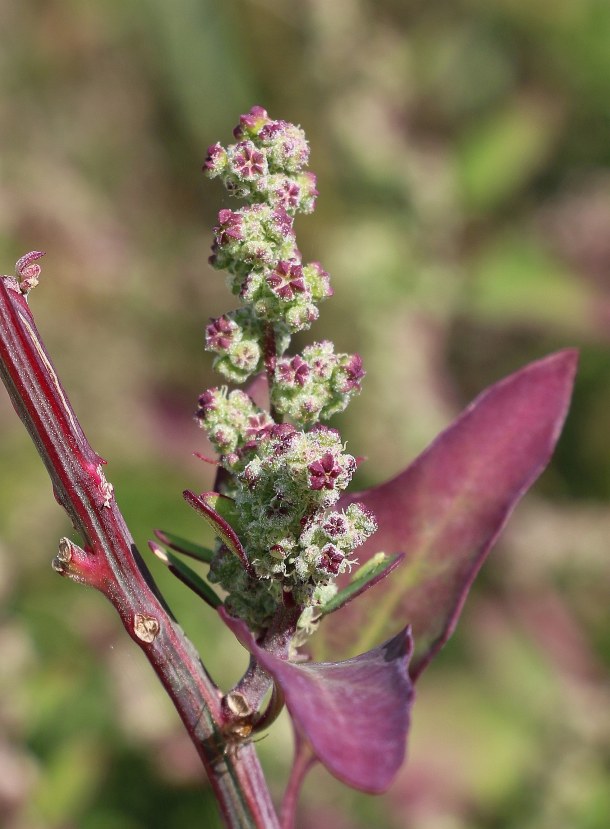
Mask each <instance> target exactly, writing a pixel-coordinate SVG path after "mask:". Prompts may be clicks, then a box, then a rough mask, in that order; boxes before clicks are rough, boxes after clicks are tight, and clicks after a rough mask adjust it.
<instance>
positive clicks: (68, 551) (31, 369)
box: [0, 277, 278, 829]
mask: <svg viewBox="0 0 610 829" xmlns="http://www.w3.org/2000/svg"><path fill="white" fill-rule="evenodd" d="M0 376H1V377H2V380H3V382H4V384H5V386H6V388H7V390H8V393H9V395H10V397H11V400H12V403H13V405H14V407H15V410H16V411H17V414H18V415H19V417H20V418H21V420H22V421H23V423H24V425H25V427H26V429H27V430H28V432H29V434H30V437H31V438H32V440H33V441H34V443H35V445H36V448H37V449H38V452H39V453H40V456H41V458H42V460H43V462H44V464H45V466H46V468H47V471H48V473H49V475H50V477H51V481H52V484H53V491H54V493H55V497H56V498H57V500H58V501H59V503H60V504H61V505H62V506H63V507H64V509H65V510H66V512H67V513H68V515H69V516H70V519H71V520H72V523H73V525H74V527H75V529H76V530H77V531H78V532H79V533H80V534H81V536H82V539H83V546H82V548H81V547H78V546H77V545H76V544H74V543H72V542H71V541H69V540H68V539H62V541H61V543H60V550H59V553H58V556H57V558H56V559H55V560H54V562H53V566H54V567H55V569H56V570H58V572H60V573H62V575H66V576H68V577H69V578H73V579H74V580H76V581H81V582H84V583H86V584H89V585H91V586H93V587H95V588H96V589H98V590H100V591H101V592H102V593H104V594H105V595H106V596H107V598H108V599H109V600H110V601H111V602H112V604H113V605H114V607H115V608H116V609H117V611H118V613H119V615H120V617H121V620H122V622H123V625H124V627H125V629H126V630H127V632H128V633H129V635H130V636H131V638H132V639H133V640H134V642H136V644H137V645H138V646H139V647H140V648H141V649H142V650H143V651H144V653H145V655H146V657H147V659H148V661H149V662H150V664H151V665H152V667H153V668H154V670H155V672H156V673H157V676H158V677H159V679H160V680H161V682H162V683H163V686H164V687H165V689H166V691H167V693H168V694H169V696H170V698H171V699H172V702H173V703H174V705H175V707H176V709H177V711H178V713H179V715H180V717H181V719H182V721H183V723H184V725H185V727H186V729H187V731H188V733H189V735H190V737H191V739H192V740H193V743H194V744H195V747H196V748H197V751H198V753H199V755H200V757H201V759H202V761H203V764H204V766H205V768H206V771H207V773H208V776H209V778H210V781H211V783H212V786H213V788H214V790H215V792H216V795H217V797H218V800H219V804H220V808H221V811H222V813H223V816H224V819H225V821H226V824H227V826H229V827H231V829H234V827H240V829H242V828H243V829H246V827H258V829H262V827H268V828H269V829H274V827H277V826H278V823H277V817H276V814H275V811H274V808H273V805H272V803H271V800H270V796H269V793H268V789H267V786H266V783H265V781H264V778H263V776H262V772H261V769H260V766H259V764H258V760H257V758H256V754H255V752H254V749H253V747H252V746H251V745H245V746H240V747H239V749H238V750H236V751H234V750H231V751H227V744H226V740H225V737H224V735H223V732H222V727H223V713H222V708H221V698H222V694H221V692H220V691H219V689H218V688H217V687H216V685H215V684H214V683H213V682H212V680H211V678H210V677H209V675H208V674H207V672H206V671H205V669H204V667H203V665H202V664H201V661H200V659H199V656H198V654H197V653H196V651H195V649H194V648H193V646H192V645H191V643H190V642H189V641H188V640H187V639H186V637H185V636H184V633H183V632H182V630H181V629H180V627H179V626H178V625H177V623H176V621H175V620H174V619H173V618H172V616H171V614H170V612H169V610H168V608H167V607H166V606H165V604H164V602H163V600H162V599H161V597H160V595H159V593H158V591H157V589H156V587H155V585H154V583H153V580H152V578H151V576H150V574H149V572H148V570H147V569H146V566H145V565H144V563H143V561H142V559H141V557H140V554H139V553H138V551H137V550H136V548H135V545H134V542H133V540H132V538H131V535H130V533H129V530H128V529H127V526H126V524H125V521H124V519H123V516H122V515H121V512H120V511H119V508H118V506H117V504H116V500H115V498H114V494H113V490H112V485H111V484H109V483H108V481H107V480H106V477H105V475H104V472H103V465H104V463H105V461H103V459H102V458H101V457H100V456H99V455H97V454H96V453H95V452H94V451H93V449H92V448H91V446H90V445H89V442H88V441H87V438H86V437H85V435H84V433H83V431H82V428H81V426H80V424H79V422H78V420H77V418H76V415H75V414H74V411H73V409H72V407H71V405H70V402H69V400H68V398H67V396H66V393H65V391H64V389H63V387H62V385H61V383H60V381H59V379H58V377H57V374H56V372H55V369H54V368H53V365H52V363H51V360H50V358H49V355H48V353H47V351H46V349H45V347H44V345H43V343H42V341H41V339H40V336H39V334H38V331H37V329H36V326H35V324H34V319H33V317H32V314H31V311H30V309H29V306H28V304H27V302H26V299H25V297H24V296H23V294H22V293H21V291H20V288H19V285H18V283H17V282H16V281H15V280H13V279H11V278H10V277H2V278H0Z"/></svg>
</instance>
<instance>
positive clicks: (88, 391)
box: [0, 0, 610, 829]
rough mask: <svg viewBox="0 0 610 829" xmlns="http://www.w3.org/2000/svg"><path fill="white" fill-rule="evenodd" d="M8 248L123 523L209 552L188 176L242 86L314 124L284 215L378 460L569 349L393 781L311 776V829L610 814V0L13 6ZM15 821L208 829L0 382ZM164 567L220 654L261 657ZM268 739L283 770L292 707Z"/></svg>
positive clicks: (4, 66) (5, 748)
mask: <svg viewBox="0 0 610 829" xmlns="http://www.w3.org/2000/svg"><path fill="white" fill-rule="evenodd" d="M0 31H2V37H1V39H0V116H1V117H0V150H1V154H0V158H1V162H0V170H1V174H0V254H1V259H2V262H3V265H2V268H3V270H7V271H10V270H11V267H12V263H13V262H14V261H15V260H16V259H17V257H18V256H20V255H21V254H23V253H24V252H25V251H27V250H31V249H33V248H38V249H42V250H46V251H47V257H46V259H45V260H44V261H43V279H42V283H41V285H40V286H39V288H37V289H36V291H35V292H34V295H33V297H32V305H33V308H34V312H35V314H36V317H37V320H38V323H39V327H40V329H41V331H42V334H43V336H44V338H45V341H46V342H47V345H48V347H49V350H50V351H51V353H52V354H53V356H54V359H55V361H56V364H57V367H58V370H59V374H60V376H61V377H62V379H63V381H64V384H65V386H66V387H67V389H68V391H69V393H70V396H71V398H72V399H73V403H74V407H75V409H76V411H77V412H78V414H79V416H80V417H81V420H82V423H83V426H84V428H85V430H86V431H87V433H88V435H89V437H90V439H91V442H92V443H93V445H94V447H95V448H96V449H97V450H98V451H100V452H101V453H102V454H103V455H104V456H105V457H107V458H108V460H109V467H108V474H109V478H110V479H111V480H112V481H113V482H114V484H115V486H116V489H117V494H118V498H119V502H120V504H121V506H122V508H123V511H124V513H125V515H126V517H127V520H128V521H129V523H130V526H131V527H132V531H133V532H134V535H135V537H136V540H137V542H138V544H139V545H140V546H141V548H142V549H145V547H146V539H147V538H148V537H150V535H151V531H152V529H153V528H154V527H155V526H158V525H161V526H162V527H166V528H168V529H172V530H174V531H176V532H178V533H180V534H181V535H185V536H187V537H188V536H191V537H193V538H196V539H198V540H200V541H201V542H202V543H206V540H207V539H206V536H205V531H204V529H203V527H202V524H201V522H200V521H199V519H198V518H197V516H196V515H195V514H192V515H191V514H190V513H189V511H188V509H187V507H186V506H184V505H183V503H182V500H181V497H180V493H181V490H182V489H183V488H185V487H187V486H189V487H193V488H197V487H199V488H200V489H204V488H207V487H209V485H210V482H211V472H210V470H209V469H208V468H206V467H204V466H202V464H201V463H200V462H199V461H196V460H194V459H193V458H192V457H191V452H192V451H194V450H199V451H202V452H204V453H205V447H204V446H202V441H201V436H200V433H199V432H197V431H196V429H195V426H194V423H193V421H192V419H191V415H192V412H193V409H194V406H195V399H196V396H197V394H198V393H199V392H200V391H201V390H202V389H203V388H205V387H206V386H207V385H210V384H212V383H213V382H214V380H213V377H212V375H211V373H210V363H211V360H210V359H209V358H208V356H207V355H205V354H204V353H203V349H202V340H203V326H204V323H205V321H206V319H207V317H208V316H211V315H215V314H218V313H220V312H222V311H223V310H226V309H228V307H229V303H230V302H231V299H230V296H229V294H228V293H227V291H226V290H225V287H224V285H223V280H222V279H221V278H219V276H218V274H216V273H214V272H212V271H211V269H210V268H209V267H208V266H207V264H206V261H207V256H208V250H209V245H210V238H211V234H210V227H211V225H212V224H213V222H214V218H215V214H216V211H217V210H218V208H219V207H220V206H221V205H222V204H225V203H226V197H225V196H224V195H223V194H222V193H221V192H220V188H219V187H215V185H212V184H209V183H206V182H205V181H204V180H203V177H201V176H200V175H199V172H198V171H199V167H200V165H201V162H202V160H203V157H204V153H205V148H206V146H207V145H208V144H209V143H212V142H213V141H216V140H217V139H220V140H226V139H228V138H229V135H230V129H231V127H232V125H233V124H234V123H235V122H236V119H237V116H238V114H239V113H240V112H243V111H246V110H247V109H249V107H250V106H251V105H252V104H254V103H260V104H262V105H264V106H266V107H267V109H268V110H269V111H270V112H271V114H272V115H273V116H274V117H279V118H285V119H287V120H294V121H296V122H298V123H300V124H301V125H302V126H303V127H304V128H305V129H306V131H307V134H308V136H309V138H310V142H311V146H312V169H313V170H314V171H315V172H317V173H318V176H319V189H320V192H321V197H320V200H319V206H318V209H317V211H316V213H315V214H314V215H313V216H312V217H308V218H306V219H302V220H300V222H299V239H300V243H301V248H302V250H303V252H304V255H305V256H308V257H311V258H315V259H319V260H320V261H321V262H322V263H323V264H324V266H325V267H326V268H327V269H328V270H329V271H330V272H331V275H332V276H333V279H334V286H335V290H336V297H335V299H333V300H332V301H331V302H329V303H328V304H327V305H326V306H324V307H323V309H322V316H321V320H320V322H319V323H317V324H316V326H315V329H314V331H313V332H312V334H313V335H314V336H315V337H317V338H322V337H331V338H332V339H334V340H335V341H336V343H337V345H338V347H339V348H340V349H341V350H349V349H357V350H359V351H360V352H361V353H362V355H363V357H364V360H365V364H366V366H367V368H368V372H369V375H368V378H367V382H366V384H365V391H364V393H363V395H362V397H361V398H360V400H359V401H358V402H356V403H354V404H353V405H352V407H351V408H350V410H349V411H348V412H347V413H346V414H345V415H343V416H342V417H341V418H340V420H339V425H340V426H341V428H342V429H343V430H344V433H345V435H346V437H347V438H348V439H349V443H350V446H351V447H352V450H353V451H355V452H356V453H357V454H362V455H366V456H368V457H369V458H370V460H369V463H368V464H364V466H363V467H362V470H361V472H360V473H359V475H360V481H359V483H360V484H362V485H365V484H367V483H371V482H373V481H377V480H381V479H382V478H383V477H384V476H387V475H389V474H392V473H394V472H396V471H397V470H398V469H399V468H400V467H402V466H403V465H404V464H405V463H406V461H407V460H408V459H409V458H410V457H412V456H413V455H414V454H415V453H416V452H418V451H419V450H420V449H421V448H423V446H424V445H425V444H426V442H427V441H428V440H430V439H431V438H432V437H433V436H434V435H435V434H436V433H437V432H438V430H439V429H440V428H442V427H443V426H444V425H445V424H446V423H448V422H449V420H450V419H451V417H453V416H454V415H455V413H456V412H457V411H459V409H460V407H461V406H462V405H463V404H464V403H466V402H467V401H468V400H469V399H470V398H471V397H472V396H474V395H475V394H476V393H478V391H480V390H481V389H482V388H483V387H484V386H485V385H487V384H488V383H490V382H492V381H493V380H495V379H497V378H499V377H500V376H502V375H503V374H506V373H508V372H509V371H511V370H513V369H516V368H517V367H518V366H520V365H521V364H523V363H524V362H526V361H527V360H529V359H533V358H535V357H538V356H541V355H542V354H544V353H546V352H548V351H549V350H552V349H554V348H558V347H562V346H565V345H577V346H579V347H580V348H581V350H582V367H581V371H580V375H579V380H578V384H577V389H576V396H575V400H574V405H573V409H572V413H571V416H570V420H569V422H568V425H567V428H566V432H565V435H564V437H563V439H562V442H561V444H560V448H559V451H558V453H557V457H556V460H555V462H554V463H553V464H552V466H551V468H550V469H549V471H548V472H547V473H546V474H545V476H544V478H543V480H542V482H541V484H540V485H539V486H538V487H537V490H536V493H535V494H534V495H532V496H530V497H529V498H528V499H527V501H526V503H525V504H524V506H523V507H522V508H520V510H519V511H518V512H517V514H516V515H515V516H514V519H513V521H512V522H511V525H510V527H509V529H508V530H507V532H506V534H505V535H504V538H503V540H502V544H501V545H500V547H499V549H498V550H497V552H496V554H495V555H494V556H492V558H491V560H490V562H489V564H488V565H487V566H486V569H485V572H484V574H483V576H482V579H481V581H480V583H479V584H478V585H477V587H476V589H475V591H474V593H473V595H472V597H471V599H470V602H469V604H468V606H467V609H466V612H465V615H464V619H463V621H462V623H461V625H460V627H459V630H458V633H457V635H456V637H455V638H454V639H453V640H452V642H451V643H450V644H449V645H448V647H447V649H446V651H445V653H444V657H443V658H442V659H439V660H438V661H437V662H436V663H435V665H434V666H433V667H431V668H430V669H429V671H428V672H427V674H426V675H425V676H424V678H423V679H422V681H421V684H420V687H419V699H418V702H417V704H416V706H415V716H414V730H413V739H412V741H411V746H410V760H409V762H408V764H407V765H406V767H405V769H404V771H403V773H401V775H400V778H399V780H398V781H397V782H396V784H395V785H394V787H393V788H392V790H391V791H390V793H389V794H388V795H387V796H386V797H385V798H382V799H373V798H366V797H364V796H360V795H354V794H352V793H351V792H349V791H347V790H346V789H343V788H342V787H341V786H340V785H339V784H337V783H335V782H334V781H332V780H331V779H330V778H328V777H327V776H326V775H325V774H324V773H323V772H322V771H320V770H317V771H315V772H314V773H313V774H312V777H311V780H310V781H309V782H308V783H307V784H306V787H305V791H304V800H303V807H302V810H301V826H302V827H313V826H318V827H319V826H330V825H333V826H336V827H337V829H342V827H366V826H371V825H376V826H380V827H382V826H385V827H388V829H403V827H405V828H406V827H409V829H511V827H519V828H520V829H529V827H531V829H564V828H565V829H575V827H578V829H605V827H607V826H608V825H609V824H610V794H609V793H610V720H609V716H610V714H609V712H610V705H609V702H610V700H609V695H608V670H609V668H610V626H609V624H608V621H609V619H608V616H609V613H608V607H609V604H610V601H609V595H610V568H609V565H608V552H607V551H608V544H609V542H608V539H609V538H610V515H609V513H608V498H609V497H610V441H609V440H608V426H607V424H608V411H609V410H610V338H609V334H608V332H609V326H610V277H609V274H610V172H609V170H608V167H609V163H610V141H609V140H608V135H609V134H610V110H609V109H608V104H607V102H608V100H609V98H610V50H609V49H608V43H610V4H609V3H608V2H607V0H578V2H575V0H553V2H550V0H542V1H541V2H537V3H532V2H529V1H528V2H526V0H494V1H493V2H491V3H490V2H484V1H483V0H451V2H449V0H428V2H423V0H406V1H405V0H333V2H332V3H331V2H327V1H326V0H301V2H299V3H294V2H290V0H225V1H224V2H214V0H173V2H172V3H167V2H162V1H161V0H148V2H141V1H140V2H136V0H121V2H118V0H108V2H105V3H97V2H93V0H79V2H76V0H4V2H3V3H2V4H0ZM0 458H2V473H3V474H2V475H1V476H0V493H1V495H2V504H3V508H2V510H1V511H0V538H1V539H2V541H1V544H0V653H1V654H2V659H1V661H0V815H1V818H0V822H1V823H2V826H4V827H6V829H73V828H74V829H75V827H79V829H102V827H103V829H151V828H152V829H154V827H157V826H158V827H161V826H163V827H170V828H172V829H173V827H175V829H183V827H187V826H195V825H201V826H208V827H214V826H216V825H218V824H217V819H216V818H215V807H214V804H213V802H212V797H211V794H210V792H209V789H208V788H206V786H205V784H204V783H203V781H202V774H201V771H200V769H199V766H198V761H197V758H196V755H195V753H194V750H193V749H192V747H191V746H190V745H189V743H188V741H187V739H186V737H185V736H184V735H183V734H182V732H181V728H180V724H179V722H178V720H177V717H176V716H175V714H174V712H173V711H172V709H171V707H170V705H169V703H168V702H167V701H166V700H165V698H164V695H163V692H162V690H161V689H160V688H157V686H156V684H155V679H154V677H153V675H152V673H151V672H150V670H149V669H148V666H147V665H146V664H145V662H144V660H143V658H141V657H140V655H139V654H138V653H137V652H136V651H135V650H134V648H133V647H132V644H131V642H129V641H128V640H127V637H125V636H124V635H123V632H122V630H121V629H120V624H119V622H118V619H116V618H115V617H114V614H113V612H112V609H111V608H110V607H106V605H105V604H104V602H103V600H102V599H101V597H99V596H97V595H94V594H93V593H91V592H90V591H87V590H84V589H81V588H78V587H76V586H74V585H71V584H66V583H64V582H63V581H61V580H60V579H58V578H57V576H56V574H54V573H53V572H52V570H51V568H50V566H49V563H50V560H51V558H52V556H53V555H54V548H55V544H56V541H57V539H58V538H59V537H60V535H62V534H64V533H66V532H69V527H67V526H66V522H65V519H64V517H63V514H62V512H61V511H60V510H59V509H58V508H57V506H56V504H55V502H54V500H53V498H52V495H51V490H50V486H49V484H48V481H47V478H46V474H45V472H44V470H43V469H42V466H41V464H40V463H39V461H38V459H37V457H36V454H35V451H34V449H33V448H32V447H31V446H30V445H29V441H28V439H27V437H26V436H25V433H24V430H23V428H22V426H21V424H20V423H19V422H18V421H17V419H16V418H15V416H14V413H13V411H12V409H11V407H10V404H9V402H8V398H7V397H6V395H2V397H1V398H0ZM151 567H152V569H153V571H154V573H155V576H156V577H158V579H159V581H160V583H161V585H162V589H163V590H164V591H165V592H166V593H167V597H168V600H169V602H170V604H171V606H172V607H174V608H175V610H176V612H177V614H178V616H179V619H180V621H181V623H182V624H183V625H184V627H185V629H186V630H187V632H188V634H189V636H190V637H191V638H192V639H193V640H194V641H195V643H196V644H197V646H198V647H199V648H200V650H201V652H202V655H203V658H204V660H205V661H206V664H209V667H210V669H211V671H212V673H213V675H214V676H215V677H217V678H218V679H219V680H220V681H222V682H223V683H224V684H225V685H227V684H229V683H230V682H232V681H233V679H234V678H235V677H236V676H237V675H238V673H239V670H240V668H241V667H242V666H243V665H244V663H245V657H244V655H243V653H242V652H241V651H240V649H239V648H238V647H237V646H235V645H234V644H233V643H232V642H231V640H230V636H229V634H228V633H227V632H225V631H224V630H223V629H222V628H221V626H220V625H218V624H217V623H216V620H214V619H212V618H211V614H210V613H209V612H207V611H206V610H205V608H203V607H202V606H201V605H200V604H198V603H197V602H196V601H195V600H194V599H192V598H191V597H190V596H188V595H187V591H186V590H185V589H183V588H182V587H181V586H180V585H179V584H178V583H172V580H171V579H170V578H169V577H168V574H166V573H164V572H160V568H159V567H158V566H157V565H156V563H154V562H153V563H152V564H151ZM260 751H261V755H262V758H263V761H264V763H265V766H266V767H267V769H268V770H269V776H270V778H271V779H272V781H273V785H274V789H275V790H276V792H279V790H280V787H281V783H282V781H283V779H284V778H285V767H286V765H287V761H288V757H289V754H290V733H289V729H288V726H287V724H286V722H285V721H283V724H282V725H281V726H280V727H279V729H278V730H276V732H275V733H273V734H272V735H271V736H270V737H269V738H268V739H265V740H263V741H262V742H261V744H260Z"/></svg>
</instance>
